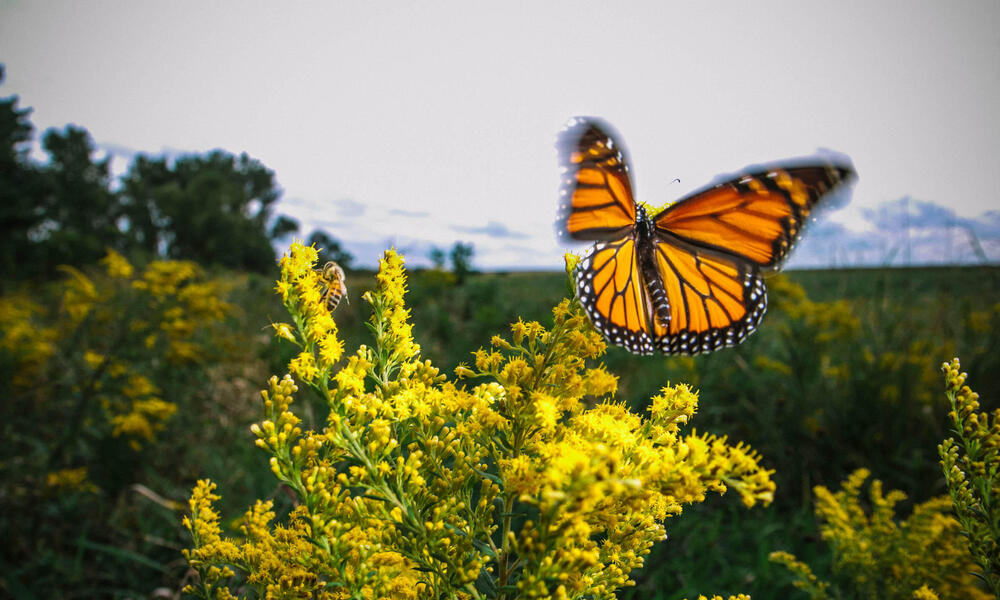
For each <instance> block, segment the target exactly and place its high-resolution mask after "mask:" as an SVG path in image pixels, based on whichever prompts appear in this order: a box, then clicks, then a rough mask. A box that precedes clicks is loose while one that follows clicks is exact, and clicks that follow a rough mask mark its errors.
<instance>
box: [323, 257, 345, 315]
mask: <svg viewBox="0 0 1000 600" xmlns="http://www.w3.org/2000/svg"><path fill="white" fill-rule="evenodd" d="M316 273H318V274H319V278H320V281H321V282H322V283H323V289H322V291H321V292H320V297H321V299H322V301H323V304H324V305H326V309H327V310H329V311H330V312H331V313H332V312H333V311H334V310H336V308H337V305H338V304H340V299H341V298H345V297H346V296H347V277H345V276H344V270H343V269H341V268H340V265H338V264H337V263H335V262H333V261H332V260H331V261H330V262H328V263H326V264H325V265H323V268H322V269H316ZM347 303H348V304H350V303H351V301H350V299H348V300H347Z"/></svg>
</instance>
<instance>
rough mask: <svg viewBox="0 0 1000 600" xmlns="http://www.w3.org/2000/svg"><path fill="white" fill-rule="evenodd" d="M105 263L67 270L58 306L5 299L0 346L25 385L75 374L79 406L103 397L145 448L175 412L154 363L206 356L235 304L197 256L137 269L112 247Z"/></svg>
mask: <svg viewBox="0 0 1000 600" xmlns="http://www.w3.org/2000/svg"><path fill="white" fill-rule="evenodd" d="M101 264H102V266H103V267H104V269H105V273H106V275H107V277H100V276H95V277H93V278H92V277H90V276H88V275H87V274H85V273H83V272H82V271H79V270H77V269H74V268H72V267H63V268H62V269H61V270H62V272H63V273H65V274H66V276H67V277H66V279H65V280H64V281H62V282H61V283H60V284H59V286H60V287H59V297H60V303H59V307H58V310H46V309H45V308H44V307H43V306H41V305H40V304H38V303H36V302H34V301H33V300H31V299H30V298H28V297H27V296H26V295H24V294H12V295H9V296H5V297H3V298H0V351H4V352H6V353H7V354H8V355H9V356H10V357H12V358H15V370H14V374H13V376H12V383H13V384H14V389H15V390H17V391H18V392H19V393H23V394H25V395H26V396H27V395H29V394H32V393H34V392H33V390H34V389H44V387H45V386H43V385H39V382H40V381H44V378H46V377H50V378H51V379H50V381H51V380H52V379H54V380H57V381H64V382H69V383H68V384H67V388H68V389H67V390H66V396H67V397H68V396H71V395H72V396H74V402H76V403H77V405H78V406H80V407H81V408H80V409H78V410H81V411H84V408H85V407H86V406H89V405H91V404H93V405H94V406H95V407H96V406H98V405H99V406H100V410H101V411H102V412H103V416H104V420H103V422H104V423H105V424H107V425H109V426H110V427H109V429H108V431H109V432H110V435H112V436H114V437H122V438H125V439H127V440H128V443H129V445H130V446H131V447H132V448H134V449H139V448H140V447H141V445H142V444H144V443H147V442H152V441H154V440H155V435H156V433H157V432H158V431H160V430H162V429H163V428H164V426H165V425H166V423H167V422H168V421H169V420H170V418H171V417H172V416H173V415H174V414H175V413H176V411H177V405H176V404H175V403H174V402H170V401H167V400H165V399H164V398H163V392H162V391H161V390H160V389H159V388H160V386H159V385H157V384H156V383H154V381H153V379H152V377H154V375H153V374H154V373H155V372H156V371H157V369H158V367H157V366H156V365H157V364H162V362H163V360H164V358H165V359H166V362H168V363H170V364H173V365H179V364H191V363H193V362H196V361H198V360H199V359H200V358H201V357H202V356H203V355H204V354H205V348H206V346H207V344H211V343H214V341H215V340H213V339H212V336H211V335H210V333H211V332H213V331H214V330H215V329H217V328H218V325H219V324H220V323H219V322H220V320H221V319H223V318H225V317H226V316H227V315H228V314H229V313H230V311H231V309H232V307H231V306H230V305H229V304H228V303H226V302H224V301H223V300H222V299H221V295H222V293H223V286H222V285H221V284H220V283H218V282H216V281H212V280H208V279H206V278H205V275H204V273H203V272H202V271H201V269H200V268H199V267H198V266H197V265H196V264H194V263H190V262H185V261H155V262H153V263H151V264H150V265H149V266H148V267H147V268H146V269H144V270H143V271H142V272H141V273H137V270H136V269H135V268H134V267H133V266H132V265H131V264H130V263H129V262H128V260H126V259H125V257H123V256H122V255H121V254H119V253H117V252H115V251H113V250H109V251H108V254H107V255H106V256H105V258H104V259H102V261H101ZM70 341H72V342H73V343H72V344H69V343H67V342H70ZM60 347H61V348H62V349H63V352H62V353H61V354H60V356H59V358H60V362H59V363H58V364H55V361H53V360H52V358H53V356H54V355H55V351H56V348H60ZM143 347H144V348H143ZM67 365H69V367H68V368H69V369H70V370H69V371H67ZM53 369H55V370H58V371H59V373H58V374H55V375H54V374H53V373H52V370H53ZM50 393H51V390H50ZM81 414H85V411H84V412H81Z"/></svg>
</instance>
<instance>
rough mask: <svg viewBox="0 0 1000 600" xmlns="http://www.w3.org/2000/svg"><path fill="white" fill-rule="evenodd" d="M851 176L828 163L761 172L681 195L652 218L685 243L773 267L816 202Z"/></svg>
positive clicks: (843, 169) (794, 238)
mask: <svg viewBox="0 0 1000 600" xmlns="http://www.w3.org/2000/svg"><path fill="white" fill-rule="evenodd" d="M852 175H853V171H851V170H849V169H847V168H845V167H836V166H833V165H828V166H825V167H824V166H809V167H791V168H786V169H769V170H764V171H760V172H757V173H752V174H748V175H744V176H743V177H740V178H738V179H735V180H733V181H729V182H726V183H721V184H718V185H716V186H714V187H711V188H709V189H707V190H704V191H702V192H698V193H696V194H694V195H693V196H690V197H688V198H684V199H682V200H680V201H678V202H677V203H675V204H673V205H671V206H669V207H667V208H666V209H664V210H663V211H661V212H660V213H659V214H657V215H656V216H655V217H653V222H654V223H655V225H656V227H657V228H659V229H660V230H662V231H668V232H670V233H672V234H674V235H676V236H678V237H680V238H681V239H682V240H684V241H686V242H690V243H693V244H696V245H698V246H704V247H708V248H710V249H714V250H718V251H720V252H725V253H728V254H734V255H736V256H740V257H742V258H745V259H747V260H749V261H751V262H753V263H755V264H756V265H758V266H759V267H761V268H765V269H772V268H776V267H777V266H778V265H780V264H781V262H782V261H783V260H784V259H785V257H786V256H787V255H788V252H789V251H790V250H791V248H792V245H793V244H794V243H795V241H796V240H797V239H798V237H799V235H800V233H801V230H802V225H803V223H804V222H805V221H806V220H807V219H808V217H809V214H810V212H812V209H813V207H814V206H815V204H816V202H817V201H818V200H819V199H820V198H821V197H822V196H823V195H824V194H825V193H827V192H828V191H830V190H831V189H832V188H833V187H834V186H836V185H837V184H839V183H841V182H842V181H844V180H846V179H847V178H849V177H851V176H852Z"/></svg>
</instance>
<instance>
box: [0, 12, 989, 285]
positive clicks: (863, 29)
mask: <svg viewBox="0 0 1000 600" xmlns="http://www.w3.org/2000/svg"><path fill="white" fill-rule="evenodd" d="M0 62H3V63H4V64H5V65H6V72H7V79H6V82H5V83H4V84H3V86H2V87H0V96H10V95H18V96H19V97H20V101H21V106H30V107H32V108H33V109H34V112H33V113H32V116H31V119H32V122H33V123H34V125H35V127H36V128H37V130H38V132H39V133H40V132H41V131H44V130H45V129H47V128H49V127H62V126H65V125H66V124H68V123H75V124H78V125H81V126H83V127H85V128H86V129H87V130H89V131H90V133H91V135H92V136H93V137H94V139H95V141H96V142H97V143H98V145H100V146H101V147H102V148H105V149H108V150H110V151H111V152H112V153H113V154H115V155H116V156H121V157H122V158H121V159H120V160H118V161H116V167H117V168H119V169H122V168H124V166H125V165H126V164H127V160H128V156H126V155H127V154H128V153H131V152H145V153H148V154H153V155H157V154H162V153H164V152H167V153H171V154H174V153H178V152H206V151H208V150H211V149H213V148H222V149H224V150H227V151H230V152H233V153H240V152H247V153H248V154H250V155H251V156H253V157H254V158H257V159H258V160H260V161H261V162H262V163H263V164H264V165H266V166H267V167H268V168H270V169H272V170H274V171H275V173H276V178H277V181H278V183H279V184H280V186H281V187H282V188H283V189H284V196H283V200H282V201H281V203H280V204H279V205H278V207H277V212H278V213H284V214H288V215H290V216H293V217H295V218H297V219H299V220H300V221H301V223H302V235H307V234H308V233H310V232H311V231H312V229H313V228H315V227H323V228H325V229H326V230H327V231H328V232H329V233H330V234H332V235H333V236H334V237H335V238H338V239H340V240H342V241H343V242H345V243H346V245H347V247H348V249H350V250H351V251H352V252H353V253H354V254H355V255H356V258H357V260H358V262H359V263H362V264H373V263H374V260H375V258H376V256H377V254H378V252H379V251H380V250H381V249H383V248H385V247H387V246H388V245H389V244H396V245H397V246H398V247H400V248H402V249H404V250H406V251H408V253H409V255H410V256H409V262H410V263H411V264H421V263H426V254H427V250H428V248H429V247H430V246H431V245H438V246H441V247H445V248H447V247H450V246H451V245H452V244H453V243H454V242H455V241H459V240H461V241H465V242H472V243H473V244H474V245H475V248H476V257H475V264H476V266H479V267H481V268H508V267H519V268H548V269H556V268H560V266H561V264H562V252H563V250H564V249H563V248H561V247H560V246H558V244H557V243H556V239H555V236H554V234H553V221H554V218H555V210H556V203H557V193H558V186H559V169H558V161H557V157H556V153H555V149H554V142H555V136H556V133H557V132H558V130H559V129H560V128H561V127H562V125H563V124H564V123H565V122H566V121H567V120H568V119H569V118H570V117H572V116H574V115H598V116H601V117H603V118H604V119H606V120H608V121H609V122H610V123H612V124H613V125H614V126H615V127H616V128H617V129H618V131H619V132H621V134H622V136H623V140H622V141H623V142H624V143H625V145H626V146H627V147H628V150H629V152H630V154H631V158H632V160H633V176H634V177H635V188H636V191H637V195H638V197H639V198H640V199H642V200H645V201H647V202H649V203H650V204H662V203H664V202H665V201H668V200H674V199H677V198H679V197H680V196H682V195H683V194H685V193H686V192H688V191H691V190H694V189H697V188H700V187H702V186H703V185H705V184H706V183H708V182H709V181H710V180H712V179H713V178H715V177H716V176H717V175H718V174H720V173H730V172H734V171H738V170H739V169H740V168H742V167H744V166H746V165H748V164H754V163H762V162H772V161H775V160H777V159H781V158H788V157H795V156H801V155H805V154H811V153H813V152H815V151H816V150H817V149H818V148H829V149H832V150H835V151H838V152H842V153H845V154H848V155H849V156H851V158H852V159H853V161H854V164H855V167H856V168H857V170H858V172H859V175H860V180H859V182H858V184H857V186H856V187H855V189H854V197H853V202H852V204H851V205H850V206H849V207H848V208H846V209H844V210H841V211H838V212H833V213H829V214H826V215H824V216H823V219H824V221H825V222H826V228H825V229H824V228H823V227H814V229H815V230H816V232H825V235H822V234H820V233H817V234H816V235H814V236H813V237H814V238H816V239H814V240H813V241H812V244H810V242H809V240H807V241H806V242H805V243H804V244H803V248H800V253H804V254H806V255H808V256H813V255H815V256H817V257H818V260H819V261H820V262H821V263H822V262H823V261H824V260H826V258H825V257H826V256H828V255H831V256H832V254H831V253H834V254H835V253H837V252H841V253H843V262H845V263H848V262H850V261H851V260H852V259H851V258H850V254H849V250H847V249H846V248H848V247H849V246H850V241H851V240H849V239H847V238H848V237H850V236H851V235H855V236H857V235H861V236H869V237H870V236H872V235H874V234H873V233H872V232H873V230H878V229H880V228H882V227H883V226H884V225H885V223H886V222H892V221H893V219H894V217H892V214H895V213H892V211H893V210H894V208H892V207H896V208H898V207H899V206H900V204H899V203H898V202H897V203H896V204H893V205H889V206H890V207H889V208H888V209H887V208H886V206H885V205H884V203H887V202H890V203H891V202H894V201H897V200H898V199H900V198H902V197H904V196H908V197H911V198H912V201H911V202H910V203H907V204H906V206H907V207H908V208H907V209H906V210H907V211H914V210H916V209H914V208H913V207H921V206H923V204H921V203H927V204H933V205H936V207H935V210H937V212H934V211H933V210H931V211H924V212H920V213H919V214H921V215H925V216H926V215H932V214H944V215H945V217H944V218H947V219H951V221H950V222H951V223H952V224H954V223H956V222H958V221H956V219H957V220H960V221H961V222H962V223H973V222H976V223H979V222H980V221H981V222H984V223H986V224H987V225H984V227H985V229H978V230H977V231H978V232H979V233H978V234H979V236H980V238H981V239H980V241H981V245H982V246H983V248H984V249H985V252H986V254H987V255H988V256H989V257H990V258H992V259H993V260H997V259H998V258H1000V245H997V244H996V242H995V241H991V239H990V238H989V235H990V234H989V232H990V231H994V230H996V232H1000V215H998V213H996V212H994V213H993V214H991V215H985V216H984V213H987V212H988V211H1000V2H997V1H996V0H988V1H978V2H972V1H950V2H945V1H940V0H938V1H934V2H924V1H914V0H906V1H898V2H872V1H863V2H862V1H857V2H856V1H840V2H833V3H818V2H800V1H793V0H790V1H782V2H713V3H678V2H667V1H662V0H661V1H649V2H622V3H609V2H606V1H604V2H545V3H542V2H524V3H516V2H502V3H497V2H495V3H481V2H468V1H454V2H421V3H403V2H396V3H378V2H324V3H297V2H296V3H263V2H261V3H245V2H240V3H236V2H232V3H229V2H169V3H167V2H162V3H153V2H125V1H122V2H83V1H81V2H70V1H66V2H34V1H32V2H29V1H11V0H6V1H3V0H0ZM675 178H679V179H680V183H671V182H672V180H674V179H675ZM866 209H867V211H868V212H865V211H866ZM938 209H943V211H942V210H938ZM887 210H888V213H887V212H886V211H887ZM921 210H922V209H921ZM880 211H881V212H880ZM917 212H919V211H917ZM907 214H909V212H908V213H907ZM865 215H867V218H866V216H865ZM873 215H876V216H877V215H881V216H882V219H881V220H879V218H876V217H875V216H873ZM886 215H888V216H886ZM887 219H888V221H887ZM907 219H910V217H907ZM880 223H881V224H880ZM960 226H963V227H964V226H965V225H961V224H960ZM976 226H977V227H978V225H976ZM970 227H971V226H970ZM990 227H992V229H990ZM949 231H950V230H949ZM817 235H819V237H817ZM949 235H951V234H949ZM997 235H998V236H1000V233H997ZM851 239H853V240H854V241H855V242H857V241H858V239H859V238H851ZM889 239H890V241H889V242H888V245H889V246H892V243H893V242H892V239H895V238H891V236H890V238H889ZM907 239H910V238H907ZM964 239H965V238H964V237H963V236H962V235H959V236H958V237H956V238H955V240H958V241H954V240H952V238H951V237H949V242H948V243H949V246H948V247H949V249H950V248H952V244H959V245H961V244H962V243H965V242H963V241H962V240H964ZM908 243H909V242H908ZM806 247H808V250H806V249H805V248H806ZM896 250H898V248H897V249H896ZM896 250H893V249H892V248H891V247H886V248H882V250H880V252H881V253H882V255H883V258H884V256H886V255H890V254H891V255H893V256H895V255H896V254H893V253H895V252H896ZM949 251H950V250H949ZM956 252H959V253H961V251H956ZM877 259H878V258H877V257H876V260H877ZM829 262H830V264H832V262H834V261H829Z"/></svg>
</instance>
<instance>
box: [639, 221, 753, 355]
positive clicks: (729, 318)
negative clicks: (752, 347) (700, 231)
mask: <svg viewBox="0 0 1000 600" xmlns="http://www.w3.org/2000/svg"><path fill="white" fill-rule="evenodd" d="M653 245H654V252H653V263H654V265H655V268H656V275H657V276H658V277H659V281H658V282H657V285H662V287H663V290H664V292H665V297H666V307H665V308H666V311H667V313H668V318H667V319H666V320H663V319H660V320H658V324H659V325H661V326H662V328H663V331H658V332H657V335H656V346H657V349H659V350H660V351H661V352H663V353H665V354H700V353H703V352H711V351H713V350H718V349H719V348H725V347H728V346H735V345H736V344H739V343H740V342H742V341H743V340H744V339H745V338H746V336H747V335H749V334H750V333H752V332H753V331H754V330H755V329H756V328H757V325H758V324H759V323H760V320H761V318H762V317H763V316H764V311H765V310H766V309H767V294H766V293H765V287H764V280H763V278H762V277H761V274H760V271H759V269H757V267H756V266H755V265H753V264H750V263H748V262H747V261H744V260H742V259H740V258H738V257H735V256H730V255H727V254H724V253H716V252H711V251H706V250H702V249H698V248H694V247H691V246H690V245H688V244H685V243H683V242H679V241H677V240H671V239H669V238H667V237H665V236H657V238H656V239H655V241H654V243H653Z"/></svg>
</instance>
